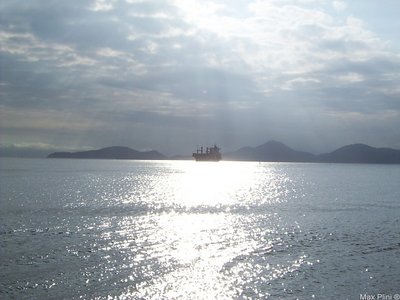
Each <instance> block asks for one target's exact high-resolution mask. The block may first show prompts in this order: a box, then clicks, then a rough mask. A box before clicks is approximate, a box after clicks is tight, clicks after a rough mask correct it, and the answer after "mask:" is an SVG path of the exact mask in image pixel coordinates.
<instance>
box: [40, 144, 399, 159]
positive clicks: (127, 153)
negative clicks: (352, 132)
mask: <svg viewBox="0 0 400 300" xmlns="http://www.w3.org/2000/svg"><path fill="white" fill-rule="evenodd" d="M222 156H223V160H234V161H270V162H329V163H380V164H400V150H395V149H390V148H374V147H371V146H368V145H364V144H353V145H347V146H344V147H341V148H339V149H337V150H335V151H333V152H329V153H323V154H319V155H315V154H312V153H308V152H304V151H297V150H294V149H292V148H290V147H288V146H286V145H285V144H283V143H281V142H277V141H269V142H267V143H265V144H262V145H260V146H257V147H254V148H253V147H244V148H240V149H239V150H237V151H234V152H230V153H223V155H222ZM47 157H48V158H97V159H144V160H162V159H183V158H185V159H187V157H172V158H168V157H167V156H165V155H163V154H161V153H160V152H158V151H154V150H153V151H144V152H142V151H137V150H133V149H131V148H128V147H108V148H102V149H99V150H90V151H81V152H54V153H51V154H49V155H48V156H47Z"/></svg>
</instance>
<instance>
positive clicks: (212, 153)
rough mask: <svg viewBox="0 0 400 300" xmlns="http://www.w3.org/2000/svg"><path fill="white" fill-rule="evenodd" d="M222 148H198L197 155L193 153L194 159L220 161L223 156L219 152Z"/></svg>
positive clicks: (215, 146)
mask: <svg viewBox="0 0 400 300" xmlns="http://www.w3.org/2000/svg"><path fill="white" fill-rule="evenodd" d="M219 150H220V148H218V147H217V145H214V147H206V148H205V150H204V147H203V146H202V147H200V148H197V151H196V153H193V157H194V159H195V160H196V161H220V160H221V158H222V156H221V153H220V152H219Z"/></svg>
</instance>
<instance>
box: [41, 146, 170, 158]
mask: <svg viewBox="0 0 400 300" xmlns="http://www.w3.org/2000/svg"><path fill="white" fill-rule="evenodd" d="M47 158H93V159H94V158H97V159H149V160H152V159H156V160H158V159H166V156H164V155H163V154H161V153H160V152H157V151H154V150H153V151H144V152H142V151H137V150H134V149H131V148H128V147H121V146H114V147H107V148H102V149H99V150H90V151H80V152H54V153H51V154H49V155H48V156H47Z"/></svg>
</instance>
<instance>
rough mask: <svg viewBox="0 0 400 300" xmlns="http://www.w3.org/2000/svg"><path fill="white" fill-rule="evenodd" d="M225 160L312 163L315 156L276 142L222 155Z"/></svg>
mask: <svg viewBox="0 0 400 300" xmlns="http://www.w3.org/2000/svg"><path fill="white" fill-rule="evenodd" d="M223 157H224V159H225V160H246V161H274V162H312V161H315V159H316V157H315V155H313V154H311V153H308V152H303V151H296V150H293V149H292V148H290V147H288V146H286V145H285V144H283V143H281V142H277V141H269V142H267V143H265V144H263V145H260V146H257V147H255V148H252V147H244V148H241V149H239V150H237V151H235V152H231V153H226V154H224V155H223Z"/></svg>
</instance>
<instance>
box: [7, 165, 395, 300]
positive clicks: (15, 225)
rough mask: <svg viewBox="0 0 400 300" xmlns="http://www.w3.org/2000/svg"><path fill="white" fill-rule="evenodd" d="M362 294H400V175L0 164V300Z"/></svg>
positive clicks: (391, 168) (303, 168)
mask: <svg viewBox="0 0 400 300" xmlns="http://www.w3.org/2000/svg"><path fill="white" fill-rule="evenodd" d="M360 294H361V296H362V297H363V296H364V295H366V294H368V295H375V296H377V295H378V294H385V295H389V296H391V297H392V298H391V300H393V299H394V300H398V299H399V298H400V297H399V298H398V299H396V297H397V295H396V294H400V166H399V165H357V164H301V163H296V164H291V163H253V162H219V163H207V162H204V163H196V162H194V161H117V160H46V159H5V158H2V159H0V299H9V298H15V299H24V298H29V299H49V298H50V299H71V298H74V299H78V298H84V299H264V298H269V299H296V298H298V299H312V298H315V299H346V298H348V299H360ZM365 299H366V298H365ZM378 299H379V298H378Z"/></svg>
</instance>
